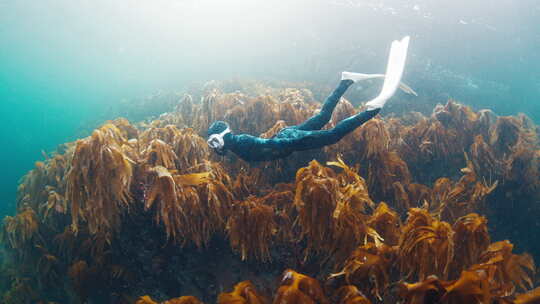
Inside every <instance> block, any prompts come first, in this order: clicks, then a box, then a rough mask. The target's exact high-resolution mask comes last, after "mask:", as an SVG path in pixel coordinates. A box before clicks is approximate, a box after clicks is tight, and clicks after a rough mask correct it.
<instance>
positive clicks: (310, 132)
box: [207, 36, 416, 161]
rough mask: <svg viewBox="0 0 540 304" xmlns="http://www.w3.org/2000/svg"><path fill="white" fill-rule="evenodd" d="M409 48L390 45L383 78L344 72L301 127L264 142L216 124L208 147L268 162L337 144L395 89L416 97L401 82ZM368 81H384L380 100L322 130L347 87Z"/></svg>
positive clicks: (401, 43) (405, 44) (374, 112)
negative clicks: (357, 82) (333, 88)
mask: <svg viewBox="0 0 540 304" xmlns="http://www.w3.org/2000/svg"><path fill="white" fill-rule="evenodd" d="M408 45H409V37H408V36H406V37H404V38H403V39H402V40H401V41H397V40H395V41H393V42H392V46H391V48H390V56H389V59H388V65H387V67H386V74H385V75H383V74H361V73H351V72H343V73H342V74H341V81H340V82H339V85H338V87H337V88H336V89H335V90H334V92H332V94H331V95H330V96H328V97H327V98H326V100H325V102H324V104H323V107H322V109H321V110H320V112H319V113H317V114H316V115H314V116H313V117H311V118H309V119H308V120H306V121H305V122H303V123H302V124H300V125H296V126H290V127H286V128H283V129H282V130H280V131H279V132H278V133H277V134H276V135H275V136H274V137H272V138H268V139H266V138H260V137H256V136H252V135H248V134H238V135H235V134H233V133H232V132H231V129H230V128H229V124H228V123H226V122H224V121H215V122H214V123H212V125H211V126H210V127H209V128H208V136H209V138H208V140H207V143H208V146H210V148H212V149H213V150H214V151H215V152H216V153H217V154H219V155H225V153H226V152H227V150H230V151H232V152H234V153H235V154H237V155H238V156H239V157H240V158H242V159H244V160H246V161H267V160H275V159H279V158H284V157H287V156H289V155H290V154H291V153H293V152H296V151H304V150H310V149H317V148H322V147H324V146H327V145H332V144H335V143H337V142H338V141H340V140H341V139H342V138H343V137H344V136H345V135H347V134H349V133H350V132H352V131H354V130H355V129H356V128H358V127H360V126H361V125H362V124H363V123H365V122H366V121H368V120H370V119H371V118H373V117H374V116H375V115H377V113H379V111H380V110H381V108H382V107H383V106H384V104H385V103H386V101H387V100H388V99H389V98H390V97H392V95H394V93H395V91H396V89H397V88H398V86H400V87H401V89H403V90H404V91H405V92H407V93H410V94H414V95H416V93H415V92H414V91H413V90H412V89H411V88H409V87H408V86H406V85H405V84H403V83H401V82H400V81H401V76H402V75H403V69H404V67H405V60H406V57H407V49H408ZM370 78H384V84H383V87H382V90H381V93H380V94H379V96H377V97H376V98H374V99H373V100H371V101H369V102H367V103H366V106H367V109H366V110H365V111H364V112H361V113H358V114H356V115H354V116H351V117H349V118H346V119H344V120H342V121H340V122H339V123H337V124H336V126H335V127H334V128H332V129H329V130H321V129H322V128H323V127H324V125H326V124H327V123H328V122H329V121H330V118H331V117H332V112H333V111H334V108H335V107H336V105H337V103H338V102H339V100H340V98H341V96H343V94H344V93H345V91H347V89H348V88H349V86H351V85H352V84H353V83H354V82H356V81H361V80H365V79H370Z"/></svg>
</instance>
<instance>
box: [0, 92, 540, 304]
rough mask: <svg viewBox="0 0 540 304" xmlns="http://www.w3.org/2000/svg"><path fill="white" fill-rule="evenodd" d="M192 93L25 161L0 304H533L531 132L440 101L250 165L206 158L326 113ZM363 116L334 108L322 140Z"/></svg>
mask: <svg viewBox="0 0 540 304" xmlns="http://www.w3.org/2000/svg"><path fill="white" fill-rule="evenodd" d="M190 93H191V94H185V95H181V96H178V102H177V103H175V106H174V109H173V110H171V111H170V112H167V113H164V114H162V115H160V116H159V117H156V118H155V119H153V120H147V121H139V122H137V121H131V122H130V121H128V120H127V119H124V118H118V119H116V120H112V121H108V122H106V123H104V124H102V125H101V126H100V127H98V128H96V129H95V130H93V132H91V135H90V136H88V137H86V138H82V139H79V140H77V141H75V142H70V143H66V144H63V145H61V146H59V147H58V149H57V151H55V152H54V153H45V160H44V161H38V162H36V163H35V168H34V169H33V170H32V171H30V172H29V173H28V174H27V175H26V176H25V177H24V178H23V179H22V180H21V182H20V186H19V189H18V198H17V213H16V214H15V215H13V216H7V217H5V218H4V220H3V226H2V229H1V230H2V233H1V242H2V245H3V253H2V259H3V266H2V272H1V276H0V284H1V285H0V287H1V288H2V292H3V294H2V299H1V302H2V303H6V304H13V303H17V304H20V303H119V304H123V303H137V304H153V303H168V304H172V303H176V304H179V303H194V304H197V303H219V304H232V303H234V304H237V303H248V304H260V303H267V304H270V303H274V304H293V303H322V304H326V303H343V304H360V303H364V304H365V303H403V304H429V303H449V304H450V303H452V304H454V303H484V304H485V303H499V304H503V303H504V304H507V303H516V304H525V303H529V304H530V303H540V289H539V288H537V289H535V287H536V286H537V285H538V279H537V275H536V266H535V263H534V257H536V258H537V259H538V258H539V257H540V244H539V243H538V231H539V225H540V222H539V221H538V219H540V176H539V170H540V144H539V133H538V132H539V131H540V129H539V128H538V126H536V125H535V124H534V123H533V122H532V121H531V120H530V119H529V118H528V117H526V116H524V115H515V116H497V115H496V114H495V113H493V112H492V111H490V110H478V111H475V110H473V109H471V108H470V107H468V106H466V105H463V104H460V103H459V102H458V101H454V100H449V101H445V103H444V104H440V105H438V106H436V107H435V108H434V109H432V113H431V114H429V115H428V114H421V113H418V112H409V113H402V114H398V115H390V114H385V113H383V114H384V115H382V116H381V115H379V116H377V117H376V118H374V119H372V120H370V121H369V122H367V123H366V124H364V125H363V126H362V127H360V128H358V129H357V130H356V131H355V132H354V133H352V134H350V135H348V136H347V137H345V138H344V139H343V140H342V141H341V142H339V143H338V144H335V145H332V146H328V147H326V148H324V149H321V150H310V151H307V152H302V153H295V154H293V155H292V156H290V157H288V158H286V159H283V160H279V161H273V162H260V163H247V162H244V161H242V160H241V159H239V158H237V157H236V156H235V155H233V154H232V153H229V154H228V155H226V156H224V157H223V156H219V155H217V154H214V153H212V151H210V150H209V148H208V147H207V144H206V130H207V128H208V126H209V124H211V123H212V122H213V121H214V120H224V121H227V122H229V123H230V125H231V129H232V130H233V132H234V133H248V134H253V135H259V134H262V137H267V138H269V137H272V136H273V135H274V134H276V133H277V132H278V131H279V130H280V129H281V128H283V127H285V126H290V125H295V124H298V123H301V122H303V121H304V120H305V119H307V118H308V117H310V116H311V115H313V114H314V113H315V112H316V111H317V110H318V108H319V107H320V100H316V99H318V98H315V97H314V94H313V93H312V91H310V90H309V89H306V88H271V87H267V86H265V85H262V84H258V83H250V84H247V85H245V86H243V87H241V88H240V90H226V89H223V88H221V87H219V86H207V87H201V88H199V90H197V91H193V92H190ZM391 102H392V103H396V104H398V103H399V102H400V101H399V98H394V100H392V101H391ZM361 110H362V106H361V105H360V106H353V105H352V103H351V102H349V101H348V100H346V99H342V100H341V102H340V103H339V105H338V107H337V108H336V110H335V112H334V115H333V117H332V120H331V122H330V123H329V125H328V126H327V127H328V128H331V127H332V126H333V125H334V124H335V123H336V122H339V121H340V120H342V119H344V118H347V117H349V116H351V115H353V114H355V113H357V112H358V111H361Z"/></svg>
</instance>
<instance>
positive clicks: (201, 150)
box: [172, 128, 210, 170]
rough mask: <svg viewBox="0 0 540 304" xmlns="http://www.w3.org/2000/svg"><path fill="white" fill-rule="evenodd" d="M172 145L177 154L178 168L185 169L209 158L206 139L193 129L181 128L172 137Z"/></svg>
mask: <svg viewBox="0 0 540 304" xmlns="http://www.w3.org/2000/svg"><path fill="white" fill-rule="evenodd" d="M172 147H173V149H174V152H175V153H176V155H177V156H178V169H179V170H186V169H188V168H191V167H193V166H197V165H199V164H202V163H203V162H204V161H205V160H207V159H208V158H209V156H210V155H209V153H210V151H209V150H208V145H207V144H206V141H205V140H204V138H202V137H201V136H199V135H197V133H195V131H194V130H193V129H189V128H186V129H181V130H180V131H179V132H178V133H177V134H176V135H175V136H174V138H173V142H172Z"/></svg>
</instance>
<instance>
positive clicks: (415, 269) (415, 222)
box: [398, 208, 454, 280]
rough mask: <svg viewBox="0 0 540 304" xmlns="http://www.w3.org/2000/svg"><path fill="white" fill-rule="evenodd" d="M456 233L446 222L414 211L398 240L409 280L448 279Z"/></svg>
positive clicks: (402, 262)
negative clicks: (432, 277) (432, 276)
mask: <svg viewBox="0 0 540 304" xmlns="http://www.w3.org/2000/svg"><path fill="white" fill-rule="evenodd" d="M453 234H454V231H453V230H452V227H451V226H450V225H449V224H448V223H446V222H440V221H438V220H436V219H434V218H432V217H431V216H430V215H429V214H428V213H427V211H426V210H422V209H416V208H413V209H411V210H410V211H409V217H408V219H407V222H406V224H405V227H404V228H403V232H402V235H401V238H400V240H399V253H398V255H399V260H400V262H399V265H400V270H401V273H402V274H405V275H406V277H409V276H411V275H412V274H416V275H417V276H418V278H419V280H423V279H425V278H426V277H427V276H428V275H430V274H435V275H438V276H441V277H443V278H446V277H447V276H448V274H449V270H450V269H449V267H450V263H451V262H452V259H453V258H454V240H453Z"/></svg>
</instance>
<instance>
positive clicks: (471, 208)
mask: <svg viewBox="0 0 540 304" xmlns="http://www.w3.org/2000/svg"><path fill="white" fill-rule="evenodd" d="M466 160H467V167H465V168H463V169H461V172H462V173H463V174H464V175H463V176H462V177H461V178H460V179H459V181H458V182H456V183H455V184H452V182H451V181H450V180H449V179H448V178H439V179H438V180H437V181H436V182H435V185H434V186H433V192H432V195H431V200H430V210H432V211H433V212H434V213H435V214H436V215H437V216H438V217H439V218H442V219H444V220H448V221H455V220H457V219H458V218H459V217H461V216H464V215H466V214H468V213H472V212H476V211H478V210H479V209H481V208H483V207H484V206H483V203H484V201H485V199H486V197H487V196H488V195H489V194H490V193H491V192H492V191H493V190H495V188H496V187H497V185H498V182H497V181H495V182H494V183H493V184H487V182H485V181H478V176H477V174H476V172H475V171H474V165H473V163H472V162H471V161H469V160H468V158H467V157H466Z"/></svg>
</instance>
